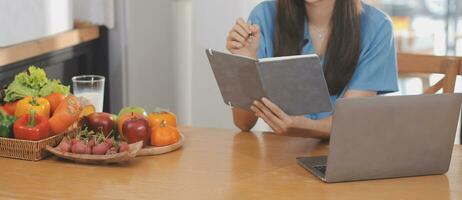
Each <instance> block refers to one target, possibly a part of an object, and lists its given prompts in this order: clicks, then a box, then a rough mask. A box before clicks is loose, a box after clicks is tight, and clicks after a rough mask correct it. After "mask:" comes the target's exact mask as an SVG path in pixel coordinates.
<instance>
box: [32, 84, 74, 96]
mask: <svg viewBox="0 0 462 200" xmlns="http://www.w3.org/2000/svg"><path fill="white" fill-rule="evenodd" d="M69 91H70V88H69V86H65V85H62V84H61V81H59V80H50V81H48V83H47V84H46V85H45V86H43V87H42V88H41V89H40V91H39V93H38V95H39V96H41V97H46V96H48V95H50V94H51V93H55V92H56V93H61V94H64V95H67V94H69Z"/></svg>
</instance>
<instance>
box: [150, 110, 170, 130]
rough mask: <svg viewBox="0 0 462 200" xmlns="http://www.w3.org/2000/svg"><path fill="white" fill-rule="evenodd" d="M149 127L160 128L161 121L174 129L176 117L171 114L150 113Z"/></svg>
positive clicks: (164, 112)
mask: <svg viewBox="0 0 462 200" xmlns="http://www.w3.org/2000/svg"><path fill="white" fill-rule="evenodd" d="M148 121H149V125H150V126H151V127H155V126H160V124H161V123H162V121H165V123H166V125H168V126H173V127H176V116H175V114H173V113H172V112H168V111H162V112H151V113H149V115H148Z"/></svg>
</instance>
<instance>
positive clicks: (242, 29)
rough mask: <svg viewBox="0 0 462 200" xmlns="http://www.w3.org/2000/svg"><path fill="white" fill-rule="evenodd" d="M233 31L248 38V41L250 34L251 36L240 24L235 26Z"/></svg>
mask: <svg viewBox="0 0 462 200" xmlns="http://www.w3.org/2000/svg"><path fill="white" fill-rule="evenodd" d="M233 30H234V31H235V32H237V33H238V34H239V35H241V36H242V37H244V38H246V39H247V38H248V37H249V35H250V34H249V33H248V32H247V31H245V30H244V28H243V27H242V26H241V25H239V24H236V25H234V27H233Z"/></svg>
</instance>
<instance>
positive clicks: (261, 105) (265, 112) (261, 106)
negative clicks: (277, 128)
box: [253, 101, 283, 125]
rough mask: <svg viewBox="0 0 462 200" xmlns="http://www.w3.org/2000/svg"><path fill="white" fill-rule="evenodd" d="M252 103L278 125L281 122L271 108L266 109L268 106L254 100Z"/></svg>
mask: <svg viewBox="0 0 462 200" xmlns="http://www.w3.org/2000/svg"><path fill="white" fill-rule="evenodd" d="M253 105H254V106H256V107H257V108H258V109H260V111H262V113H263V114H264V115H265V116H266V117H268V119H269V120H271V121H273V122H274V123H275V124H278V125H281V124H283V122H282V120H281V119H279V118H278V117H277V116H276V115H275V114H274V113H272V112H271V110H270V109H268V107H266V106H265V105H264V104H263V103H261V102H259V101H254V104H253Z"/></svg>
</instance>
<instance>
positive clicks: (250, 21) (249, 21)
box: [247, 19, 253, 37]
mask: <svg viewBox="0 0 462 200" xmlns="http://www.w3.org/2000/svg"><path fill="white" fill-rule="evenodd" d="M247 24H250V26H252V25H253V23H252V20H250V19H249V20H248V21H247ZM249 37H253V32H250V34H249Z"/></svg>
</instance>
